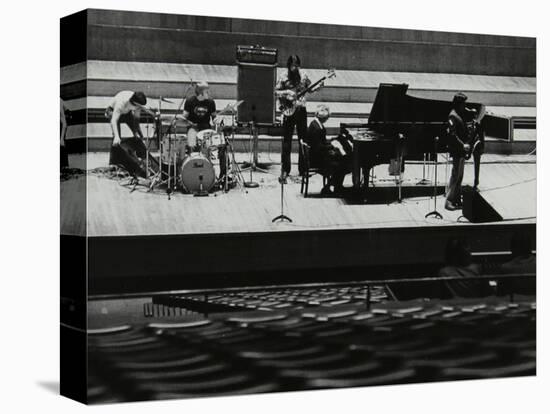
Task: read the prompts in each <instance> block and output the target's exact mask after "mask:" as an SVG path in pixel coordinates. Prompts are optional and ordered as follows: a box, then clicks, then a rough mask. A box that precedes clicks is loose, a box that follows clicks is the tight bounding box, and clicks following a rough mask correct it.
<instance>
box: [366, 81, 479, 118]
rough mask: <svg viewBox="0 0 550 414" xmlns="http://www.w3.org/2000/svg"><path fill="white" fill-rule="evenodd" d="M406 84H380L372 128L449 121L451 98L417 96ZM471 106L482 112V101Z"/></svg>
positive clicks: (467, 104) (373, 110)
mask: <svg viewBox="0 0 550 414" xmlns="http://www.w3.org/2000/svg"><path fill="white" fill-rule="evenodd" d="M408 88H409V85H407V84H406V83H402V84H392V83H381V84H380V86H379V87H378V92H377V93H376V98H375V99H374V103H373V105H372V109H371V112H370V115H369V120H368V125H369V127H375V126H376V125H386V126H389V125H392V124H393V125H399V124H403V125H410V124H435V125H438V124H439V125H442V124H445V123H446V122H447V119H448V117H449V112H451V109H452V102H451V101H439V100H435V99H425V98H417V97H414V96H410V95H407V89H408ZM466 107H467V108H469V109H475V110H476V111H479V109H480V108H481V105H480V104H476V103H470V102H467V103H466Z"/></svg>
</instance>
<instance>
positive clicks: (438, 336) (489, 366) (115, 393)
mask: <svg viewBox="0 0 550 414" xmlns="http://www.w3.org/2000/svg"><path fill="white" fill-rule="evenodd" d="M250 293H251V294H250V296H247V295H245V294H244V293H243V294H228V295H219V296H218V297H209V298H208V301H209V302H211V303H212V304H216V305H218V306H220V307H219V308H218V309H215V310H217V311H221V313H211V314H209V316H208V317H204V316H201V315H200V314H198V313H195V312H191V313H187V312H186V313H184V314H183V315H185V316H182V312H181V310H182V309H183V307H184V306H188V305H190V304H191V305H192V302H193V298H192V297H191V296H190V297H186V298H183V297H179V298H178V297H173V298H172V299H171V302H170V300H167V299H166V298H164V300H163V299H159V298H155V300H154V303H153V302H152V306H157V307H158V306H162V307H164V309H166V308H167V307H168V308H170V309H171V311H169V312H167V313H165V316H169V317H161V315H160V314H158V313H157V314H156V315H155V316H156V317H154V318H151V316H153V315H147V311H146V316H148V318H145V319H143V321H144V323H136V324H134V325H122V326H116V327H111V328H106V329H97V330H90V331H89V336H88V349H89V358H90V359H89V367H90V375H89V385H90V388H89V394H88V397H89V400H90V402H91V403H94V402H113V401H130V400H144V399H163V398H181V397H194V396H206V395H221V394H241V393H260V392H272V391H288V390H308V389H321V388H335V387H353V386H365V385H381V384H398V383H410V382H427V381H445V380H457V379H479V378H494V377H508V376H520V375H533V374H534V373H535V372H536V335H535V328H536V305H535V303H534V298H523V300H520V301H518V302H517V303H510V302H508V301H506V300H504V299H502V298H486V299H483V300H481V299H470V300H466V299H454V300H446V301H418V300H416V301H407V302H398V301H397V302H396V301H387V300H385V299H384V297H383V292H382V291H377V290H375V289H373V294H372V296H373V298H375V300H378V302H373V307H372V308H371V309H367V308H366V307H365V302H364V297H363V296H362V293H361V292H358V291H355V290H354V288H350V289H347V291H346V289H345V288H344V289H342V290H341V291H339V292H338V293H339V295H334V293H335V292H328V291H327V290H316V291H315V290H309V291H307V290H306V291H304V292H301V293H300V294H298V293H297V292H292V291H287V290H281V291H276V292H261V291H260V292H254V293H253V294H252V292H250ZM331 296H336V297H337V299H333V298H332V297H331ZM184 299H185V300H184ZM338 299H339V300H340V301H342V302H341V303H337V300H338ZM243 300H244V302H247V303H248V304H249V305H250V304H252V302H253V301H255V300H256V301H262V302H259V303H256V304H255V305H256V308H255V309H252V308H250V307H247V306H246V305H243V304H242V303H243ZM178 301H179V302H178ZM167 303H168V304H167ZM280 304H289V306H279V305H280ZM223 306H226V307H232V308H234V309H233V310H235V309H237V310H241V311H240V312H238V311H237V312H226V311H224V309H223V308H222V307H223ZM190 307H191V309H193V306H190ZM146 308H147V305H146ZM263 308H269V310H268V309H263ZM177 309H179V310H180V312H179V314H178V312H177V311H176V310H177ZM203 310H204V309H203ZM212 310H213V309H209V311H212ZM195 311H196V309H195ZM200 311H201V313H202V310H200ZM147 321H148V322H147Z"/></svg>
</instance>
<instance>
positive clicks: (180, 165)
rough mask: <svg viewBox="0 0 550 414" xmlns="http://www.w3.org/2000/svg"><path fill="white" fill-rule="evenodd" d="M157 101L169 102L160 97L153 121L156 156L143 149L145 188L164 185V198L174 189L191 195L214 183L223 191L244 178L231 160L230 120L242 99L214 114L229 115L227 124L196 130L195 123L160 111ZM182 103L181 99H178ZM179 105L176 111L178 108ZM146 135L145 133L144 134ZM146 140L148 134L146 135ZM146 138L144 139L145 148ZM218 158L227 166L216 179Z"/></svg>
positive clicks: (200, 193)
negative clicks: (145, 172) (147, 181)
mask: <svg viewBox="0 0 550 414" xmlns="http://www.w3.org/2000/svg"><path fill="white" fill-rule="evenodd" d="M161 102H169V103H173V102H171V101H169V100H167V99H166V98H163V97H160V98H159V104H158V110H157V116H156V117H155V122H154V132H153V139H154V140H156V142H157V144H158V148H159V155H158V157H154V156H153V155H151V154H150V153H149V151H147V157H148V160H146V164H147V165H148V166H149V169H148V171H147V175H148V177H147V178H149V179H150V181H149V183H150V184H149V191H153V190H154V189H155V188H158V187H159V186H166V191H167V194H168V198H170V194H171V193H172V192H174V191H175V190H181V191H182V192H184V193H189V194H193V195H195V196H207V195H208V194H209V192H211V191H213V190H214V189H215V188H216V186H217V187H218V188H220V189H223V190H224V191H228V190H229V189H230V187H232V186H234V185H236V184H239V183H240V184H241V188H242V183H243V182H244V180H243V178H242V173H241V171H240V168H239V166H238V164H237V163H236V161H235V155H234V151H233V139H234V131H235V127H234V123H235V115H236V113H237V107H238V106H239V105H240V104H241V103H242V102H243V101H237V102H235V103H233V104H232V105H228V106H227V107H225V108H224V109H223V110H222V111H219V112H218V113H217V114H216V115H217V116H218V119H220V118H219V116H220V115H230V116H231V119H232V126H231V127H224V125H223V121H221V122H215V124H214V128H213V129H205V130H202V131H198V132H197V129H196V128H195V127H196V126H195V125H194V124H193V123H191V122H190V121H188V120H187V119H183V118H181V117H177V116H176V115H163V114H162V113H161ZM182 103H183V102H182ZM180 109H181V105H180V108H179V109H178V112H180ZM148 135H149V134H148ZM147 141H149V136H148V137H147ZM149 144H150V142H147V144H146V145H147V148H149ZM216 160H218V161H219V163H220V170H221V166H222V164H223V165H224V166H227V168H225V170H226V171H222V172H225V174H223V175H222V176H221V177H220V179H218V180H216V172H215V169H214V162H215V161H216Z"/></svg>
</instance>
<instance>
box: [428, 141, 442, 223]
mask: <svg viewBox="0 0 550 414" xmlns="http://www.w3.org/2000/svg"><path fill="white" fill-rule="evenodd" d="M438 141H439V137H435V139H434V147H435V148H434V149H435V177H434V209H433V211H430V212H429V213H428V214H426V215H425V216H424V218H428V217H435V218H437V219H440V220H441V219H442V218H443V216H442V215H441V213H439V212H438V211H437V143H438Z"/></svg>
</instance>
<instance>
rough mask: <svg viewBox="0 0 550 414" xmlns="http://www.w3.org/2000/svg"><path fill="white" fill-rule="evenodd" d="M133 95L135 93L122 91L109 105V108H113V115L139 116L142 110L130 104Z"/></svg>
mask: <svg viewBox="0 0 550 414" xmlns="http://www.w3.org/2000/svg"><path fill="white" fill-rule="evenodd" d="M133 95H134V92H133V91H120V92H119V93H117V94H116V95H115V96H114V97H113V99H112V100H111V102H110V103H109V107H111V108H113V114H115V113H118V114H119V115H124V114H127V113H129V112H134V114H135V115H139V111H140V109H141V108H140V107H139V106H137V105H134V104H132V103H131V102H130V98H131V97H132V96H133Z"/></svg>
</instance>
